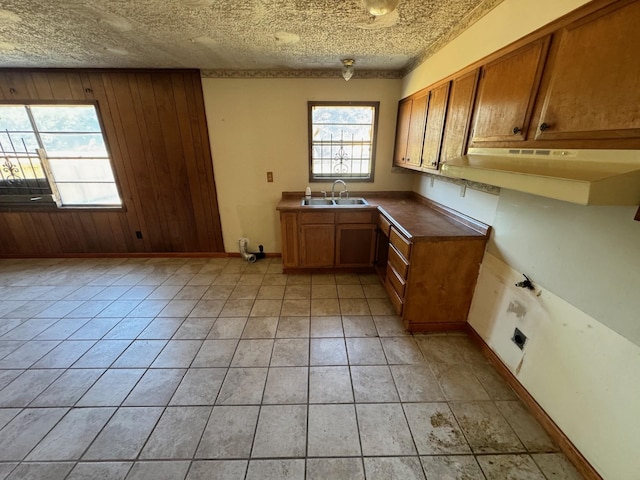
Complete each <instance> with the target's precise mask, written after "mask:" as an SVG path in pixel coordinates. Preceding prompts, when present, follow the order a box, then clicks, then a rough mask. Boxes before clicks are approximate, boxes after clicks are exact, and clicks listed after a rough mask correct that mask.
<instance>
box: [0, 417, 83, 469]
mask: <svg viewBox="0 0 640 480" xmlns="http://www.w3.org/2000/svg"><path fill="white" fill-rule="evenodd" d="M52 408H65V409H66V412H65V413H64V414H63V415H62V416H61V417H60V418H59V419H58V421H57V422H55V424H54V425H52V426H51V427H50V428H49V429H48V430H47V431H46V433H45V434H44V435H42V436H41V437H40V439H39V440H38V441H37V442H36V443H35V445H34V446H33V447H31V449H29V451H28V452H27V453H26V454H25V455H24V456H23V457H22V458H21V459H20V460H18V461H19V462H20V463H22V462H24V461H25V459H26V458H27V457H28V456H29V455H31V453H32V452H33V451H34V450H35V449H36V448H38V445H40V443H41V442H42V440H44V439H45V438H46V437H47V435H49V434H50V433H51V432H52V431H53V429H55V428H56V427H57V426H58V425H59V424H60V422H62V420H63V419H64V418H65V417H66V416H67V415H68V414H69V412H70V411H71V408H68V407H52ZM24 410H26V409H24ZM24 410H23V411H24ZM20 413H22V412H20ZM18 415H20V414H18ZM16 417H17V415H16ZM16 417H14V418H13V419H12V420H11V422H9V423H12V422H13V420H15V419H16ZM7 425H8V424H7Z"/></svg>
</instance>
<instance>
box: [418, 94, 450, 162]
mask: <svg viewBox="0 0 640 480" xmlns="http://www.w3.org/2000/svg"><path fill="white" fill-rule="evenodd" d="M450 83H451V82H447V83H444V84H442V85H440V86H439V87H436V88H434V89H433V90H431V99H430V100H429V110H428V113H427V121H426V124H425V130H424V140H423V143H422V155H421V157H422V163H421V164H420V165H421V166H422V167H423V168H430V169H437V168H438V163H439V161H440V147H441V146H442V134H443V132H444V120H445V115H446V113H447V102H448V101H449V85H450Z"/></svg>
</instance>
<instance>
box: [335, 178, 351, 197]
mask: <svg viewBox="0 0 640 480" xmlns="http://www.w3.org/2000/svg"><path fill="white" fill-rule="evenodd" d="M336 183H341V184H342V185H344V190H342V191H341V192H339V193H338V198H342V194H343V193H346V194H347V198H349V191H348V190H347V184H346V183H344V181H342V180H336V181H335V182H333V185H332V186H331V200H334V199H335V198H336V194H335V192H334V190H335V188H336Z"/></svg>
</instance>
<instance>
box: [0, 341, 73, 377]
mask: <svg viewBox="0 0 640 480" xmlns="http://www.w3.org/2000/svg"><path fill="white" fill-rule="evenodd" d="M30 341H31V340H27V342H30ZM34 341H43V342H57V343H56V344H55V345H54V346H53V347H52V348H51V349H50V350H47V351H46V352H45V353H43V354H42V356H40V357H38V358H37V360H35V361H33V362H32V363H31V364H29V366H21V367H13V368H11V370H22V369H24V370H29V369H31V368H32V367H33V366H34V365H35V364H36V363H38V362H39V361H40V360H42V359H43V358H44V357H45V356H47V355H48V354H49V353H50V352H52V351H53V350H54V349H56V348H58V346H59V345H60V344H61V343H62V342H63V340H34ZM23 346H24V345H23ZM19 348H22V346H21V347H19ZM15 351H17V350H14V352H15ZM12 353H13V352H12ZM9 355H11V354H9ZM9 355H7V356H9ZM5 358H7V357H5ZM4 369H5V368H4V367H0V370H4Z"/></svg>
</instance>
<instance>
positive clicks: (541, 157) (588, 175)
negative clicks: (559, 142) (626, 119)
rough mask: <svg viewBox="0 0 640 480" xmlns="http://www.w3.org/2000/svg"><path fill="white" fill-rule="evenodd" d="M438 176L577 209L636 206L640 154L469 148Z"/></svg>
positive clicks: (628, 152)
mask: <svg viewBox="0 0 640 480" xmlns="http://www.w3.org/2000/svg"><path fill="white" fill-rule="evenodd" d="M441 174H442V175H444V176H447V177H453V178H462V179H465V180H471V181H474V182H480V183H484V184H487V185H495V186H497V187H502V188H508V189H511V190H518V191H520V192H527V193H532V194H534V195H540V196H543V197H548V198H555V199H557V200H564V201H566V202H572V203H578V204H581V205H639V204H640V150H543V149H502V148H470V149H469V152H468V154H467V155H465V156H463V157H460V158H456V159H453V160H449V161H447V162H445V163H443V164H442V167H441Z"/></svg>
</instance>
